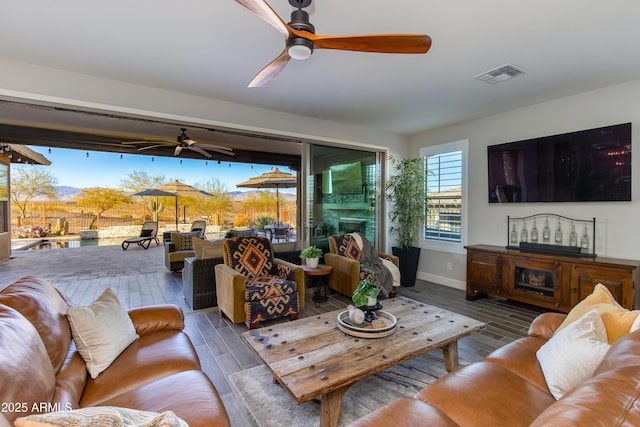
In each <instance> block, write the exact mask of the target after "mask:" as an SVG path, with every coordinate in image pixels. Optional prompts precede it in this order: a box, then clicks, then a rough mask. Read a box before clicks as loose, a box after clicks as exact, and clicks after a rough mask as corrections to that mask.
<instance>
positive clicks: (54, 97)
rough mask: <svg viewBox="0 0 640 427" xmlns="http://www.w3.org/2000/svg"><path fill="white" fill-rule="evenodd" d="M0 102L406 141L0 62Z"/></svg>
mask: <svg viewBox="0 0 640 427" xmlns="http://www.w3.org/2000/svg"><path fill="white" fill-rule="evenodd" d="M0 69H1V70H2V74H1V76H0V97H2V98H6V99H11V98H15V99H18V100H20V99H23V100H31V101H40V102H45V103H54V104H63V105H71V106H80V107H85V108H90V109H99V110H107V111H117V112H121V113H125V114H135V115H142V116H149V117H157V118H166V119H175V120H178V121H180V120H182V121H189V122H194V123H201V124H208V125H211V126H221V127H231V128H235V129H243V130H249V131H251V130H253V131H261V132H267V133H272V134H278V135H285V136H291V137H294V138H300V139H303V140H307V141H309V140H314V141H323V142H329V143H348V144H362V145H367V146H375V147H384V148H387V147H389V148H392V149H393V147H396V146H398V147H402V148H401V149H402V150H404V149H405V147H406V141H407V139H406V137H404V136H402V135H396V134H391V133H386V132H381V131H379V130H375V129H370V128H365V127H360V126H352V125H348V124H345V123H337V122H330V121H326V120H319V119H313V118H310V117H304V116H299V115H295V114H289V113H283V112H279V111H274V110H270V109H264V108H255V107H247V106H245V105H241V104H235V103H231V102H226V101H220V100H216V99H211V98H204V97H201V96H194V95H186V94H182V93H177V92H171V91H167V90H164V89H160V88H153V87H148V86H141V85H134V84H131V83H125V82H120V81H114V80H107V79H102V78H97V77H93V76H88V75H83V74H77V73H70V72H67V71H62V70H56V69H51V68H44V67H40V66H36V65H31V64H25V63H20V62H14V61H7V60H3V59H1V58H0Z"/></svg>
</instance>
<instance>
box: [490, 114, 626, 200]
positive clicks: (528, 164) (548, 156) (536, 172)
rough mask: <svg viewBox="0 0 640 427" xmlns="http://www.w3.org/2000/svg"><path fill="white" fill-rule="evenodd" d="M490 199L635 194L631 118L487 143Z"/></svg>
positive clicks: (599, 197)
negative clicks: (578, 128)
mask: <svg viewBox="0 0 640 427" xmlns="http://www.w3.org/2000/svg"><path fill="white" fill-rule="evenodd" d="M487 152H488V172H489V203H522V202H525V203H526V202H600V201H630V200H631V123H623V124H618V125H612V126H606V127H602V128H596V129H588V130H582V131H578V132H571V133H565V134H561V135H553V136H545V137H542V138H534V139H527V140H524V141H517V142H509V143H506V144H498V145H491V146H489V147H487Z"/></svg>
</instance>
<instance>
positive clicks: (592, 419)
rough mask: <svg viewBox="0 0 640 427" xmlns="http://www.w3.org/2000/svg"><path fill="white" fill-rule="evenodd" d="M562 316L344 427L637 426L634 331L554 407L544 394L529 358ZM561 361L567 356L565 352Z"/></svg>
mask: <svg viewBox="0 0 640 427" xmlns="http://www.w3.org/2000/svg"><path fill="white" fill-rule="evenodd" d="M565 316H566V315H564V314H558V313H545V314H542V315H540V316H539V317H538V318H536V319H535V320H534V321H533V322H532V324H531V326H530V328H529V333H528V336H527V337H525V338H521V339H519V340H517V341H514V342H512V343H510V344H508V345H506V346H504V347H502V348H500V349H498V350H496V351H495V352H493V353H492V354H490V355H489V356H488V357H487V358H486V359H485V360H484V361H482V362H478V363H474V364H471V365H469V366H466V367H464V368H462V369H460V370H458V371H456V372H452V373H450V374H448V375H446V376H444V377H442V378H440V379H439V380H437V381H435V382H434V383H433V384H431V385H429V386H427V387H425V388H424V389H422V390H421V391H420V392H418V393H417V394H416V395H415V396H414V398H404V399H401V400H398V401H395V402H393V403H390V404H389V405H386V406H384V407H382V408H380V409H378V410H376V411H374V412H372V413H370V414H369V415H367V416H365V417H363V418H361V419H359V420H357V421H355V422H354V423H351V424H350V427H361V426H394V427H401V426H416V425H428V426H432V427H440V426H473V427H483V426H491V427H495V426H510V427H517V426H535V427H541V426H545V427H556V426H638V425H640V400H639V397H640V330H638V331H636V332H632V333H630V334H628V335H626V336H625V337H623V338H621V339H620V340H618V341H617V342H616V343H615V344H614V345H613V346H612V347H611V348H610V349H609V351H608V353H607V354H606V356H605V358H604V360H603V361H602V362H601V363H600V365H599V366H598V368H597V369H596V371H595V374H594V375H593V377H591V378H590V379H588V380H586V381H585V382H583V383H582V384H581V385H579V386H577V387H575V388H574V389H573V390H571V391H570V392H569V393H567V394H566V395H564V396H563V397H562V398H561V399H559V400H557V401H556V400H555V399H554V397H553V396H552V394H551V393H550V392H549V389H548V388H547V385H546V382H545V378H544V375H543V373H542V370H541V368H540V365H539V364H538V360H537V358H536V351H537V350H538V349H539V348H540V347H541V346H542V345H543V344H544V343H546V342H547V341H548V340H549V339H550V338H551V336H552V335H553V333H554V331H555V330H556V329H557V328H558V326H559V325H560V324H561V323H562V321H563V320H564V318H565ZM567 357H571V353H570V352H567Z"/></svg>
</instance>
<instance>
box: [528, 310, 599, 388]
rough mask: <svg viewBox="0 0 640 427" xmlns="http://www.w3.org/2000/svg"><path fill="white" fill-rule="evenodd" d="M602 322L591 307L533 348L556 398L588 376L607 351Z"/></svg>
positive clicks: (596, 311)
mask: <svg viewBox="0 0 640 427" xmlns="http://www.w3.org/2000/svg"><path fill="white" fill-rule="evenodd" d="M609 347H610V345H609V343H608V342H607V331H606V329H605V327H604V322H603V321H602V318H601V317H600V314H599V313H598V310H596V309H593V310H591V311H588V312H587V313H586V314H585V315H583V316H582V317H580V318H579V319H578V320H576V321H575V322H572V323H571V324H570V325H569V326H567V327H566V328H564V329H563V330H562V331H560V332H559V333H558V334H556V335H554V336H553V337H552V338H551V339H550V340H549V341H547V342H546V344H544V345H543V346H542V347H540V349H539V350H538V351H537V353H536V356H537V358H538V362H539V363H540V367H541V368H542V372H543V373H544V379H545V381H546V382H547V386H548V387H549V391H551V394H552V395H553V397H555V398H556V400H557V399H560V398H561V397H562V396H564V395H565V394H566V393H567V392H569V391H570V390H571V389H573V388H574V387H576V386H577V385H579V384H581V383H582V382H583V381H585V380H587V379H589V378H591V376H593V373H594V372H595V370H596V368H597V367H598V365H599V364H600V362H602V359H603V358H604V356H605V354H606V353H607V351H608V350H609Z"/></svg>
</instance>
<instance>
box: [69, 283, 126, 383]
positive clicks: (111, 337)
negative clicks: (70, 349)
mask: <svg viewBox="0 0 640 427" xmlns="http://www.w3.org/2000/svg"><path fill="white" fill-rule="evenodd" d="M67 317H68V318H69V324H70V325H71V334H72V335H73V340H74V342H75V343H76V348H77V349H78V352H79V353H80V356H82V358H83V359H84V362H85V364H86V365H87V370H88V371H89V374H91V378H96V377H97V376H98V375H99V374H100V372H102V371H104V370H105V369H107V368H108V367H109V365H111V362H113V361H114V360H115V359H116V358H117V357H118V356H119V355H120V353H122V351H123V350H124V349H125V348H127V347H128V346H129V344H131V343H132V342H134V341H135V340H136V339H138V334H136V329H135V327H134V326H133V322H132V321H131V318H130V317H129V314H127V310H125V308H124V307H123V306H122V304H120V300H118V297H117V296H116V294H114V293H113V291H112V290H111V289H109V288H107V289H106V290H105V291H104V292H103V293H102V295H100V297H98V299H96V300H95V301H94V302H92V303H91V305H89V306H87V307H71V308H69V309H68V310H67Z"/></svg>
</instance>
